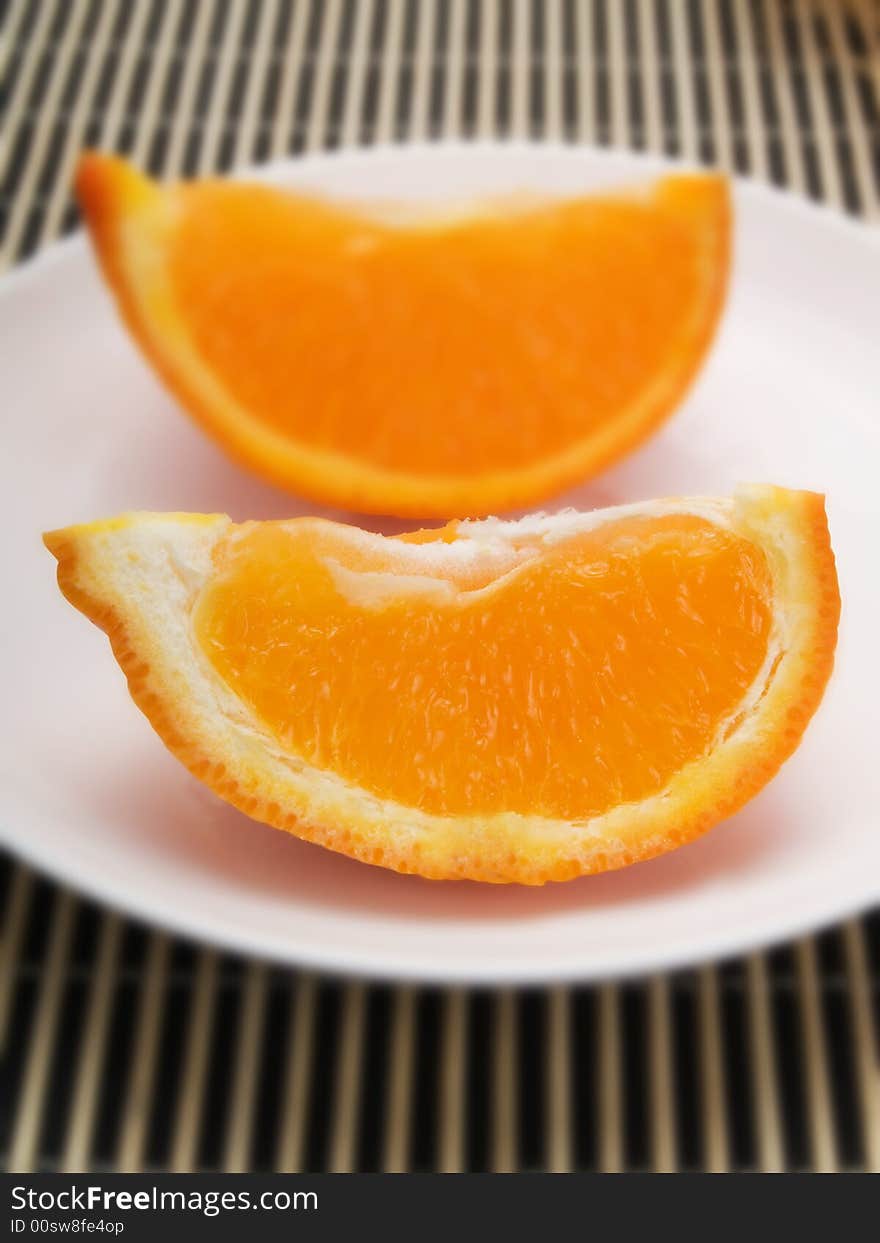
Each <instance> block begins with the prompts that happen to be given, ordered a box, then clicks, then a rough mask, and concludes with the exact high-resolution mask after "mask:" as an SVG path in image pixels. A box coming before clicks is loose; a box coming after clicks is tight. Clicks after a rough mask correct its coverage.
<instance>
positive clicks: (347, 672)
mask: <svg viewBox="0 0 880 1243" xmlns="http://www.w3.org/2000/svg"><path fill="white" fill-rule="evenodd" d="M46 543H47V545H48V547H49V548H50V550H51V551H52V552H53V553H54V554H55V556H56V557H57V558H58V562H59V568H58V580H59V584H60V586H61V590H62V591H63V593H64V594H65V596H66V597H67V598H68V600H70V601H71V602H72V603H73V604H74V605H76V607H77V608H78V609H80V610H81V611H82V612H83V613H85V614H86V615H87V616H88V617H90V618H91V619H92V620H93V621H94V622H95V623H97V625H98V626H100V627H101V628H102V629H103V630H105V631H106V633H107V634H108V635H109V637H110V641H111V643H112V646H113V651H114V653H115V655H116V659H117V660H118V662H119V664H120V665H121V666H122V669H123V671H124V672H125V674H126V676H127V678H128V684H129V689H130V691H131V694H132V696H133V698H134V700H135V702H136V703H137V704H138V706H139V707H140V708H141V709H142V711H143V712H144V713H145V714H146V715H147V717H148V718H149V720H150V721H151V723H152V724H153V726H154V728H155V729H156V731H157V732H158V733H159V734H160V736H161V737H162V739H163V740H164V741H165V743H166V745H167V746H168V747H169V748H170V749H171V751H173V752H174V754H175V755H177V756H178V758H179V759H180V760H182V761H183V763H184V764H185V765H186V766H187V767H188V768H189V769H190V771H191V772H193V773H194V774H195V775H196V776H197V777H199V778H201V780H202V781H204V782H205V783H206V784H207V785H209V786H210V787H211V788H212V789H214V790H215V791H216V792H217V793H218V794H219V795H221V797H223V798H224V799H227V800H228V801H229V802H231V803H233V804H234V805H235V806H236V807H239V808H240V809H241V810H242V811H244V812H246V813H247V814H248V815H250V816H253V817H254V818H256V819H258V820H264V821H266V822H268V823H269V824H272V825H275V826H276V827H278V828H281V829H286V830H287V831H289V832H291V833H294V834H296V835H297V836H299V837H303V838H306V839H308V840H310V841H314V842H320V843H321V844H323V845H324V846H328V847H330V848H331V849H333V850H338V851H341V852H343V853H344V854H349V855H353V856H354V857H355V858H358V859H363V860H366V861H368V862H370V863H378V864H383V865H384V866H386V867H389V868H394V869H396V870H398V871H401V872H418V873H421V874H422V875H423V876H428V877H469V878H472V879H475V880H484V881H496V882H505V881H519V882H523V883H527V884H540V883H542V882H544V881H547V880H561V879H565V878H568V877H572V876H576V875H579V874H581V873H588V872H600V871H603V870H605V869H608V868H617V867H622V866H624V865H626V864H629V863H633V862H635V861H637V860H640V859H647V858H649V857H651V856H652V855H657V854H660V853H661V852H663V851H666V850H671V849H672V848H673V847H676V846H679V845H681V844H682V843H683V842H686V841H688V840H690V839H691V838H694V837H696V836H697V835H698V834H700V833H703V832H704V831H705V830H706V829H708V828H709V827H710V826H711V825H713V824H714V823H715V822H716V821H718V820H719V819H721V818H722V817H724V816H728V815H729V814H730V813H731V812H733V811H734V810H736V808H738V807H739V806H741V805H742V804H743V803H744V802H745V801H746V800H747V799H749V798H750V797H751V796H752V795H753V794H755V793H756V791H758V790H759V789H761V787H762V786H763V785H764V784H765V783H766V782H767V781H768V780H769V779H770V778H771V777H772V776H773V774H774V773H775V772H776V770H777V769H778V768H779V766H780V764H781V763H782V762H783V760H784V759H785V758H786V757H787V756H788V755H789V754H790V753H791V752H792V751H793V750H794V749H795V747H796V746H797V744H798V741H799V740H800V737H801V735H802V733H803V731H804V729H805V727H806V725H807V722H808V720H809V719H810V717H811V716H812V714H813V712H814V710H815V709H816V707H817V705H818V703H819V701H820V699H821V697H822V692H823V689H824V686H825V683H826V680H827V678H828V676H829V674H830V672H831V666H832V661H833V653H834V646H835V641H836V632H837V620H838V613H839V597H838V591H837V580H836V576H835V569H834V558H833V555H832V552H831V547H830V543H829V538H828V528H827V524H826V521H825V513H824V506H823V501H822V498H821V497H820V496H817V495H815V494H813V493H809V492H789V491H784V490H782V489H778V488H773V487H751V488H747V489H743V490H741V491H740V492H739V493H738V494H737V495H736V496H735V497H734V499H732V500H725V499H693V500H683V499H673V500H665V501H653V502H647V503H644V504H638V505H627V506H624V507H621V508H617V509H607V510H600V511H596V512H594V513H586V514H580V513H575V512H571V511H569V512H563V513H561V514H558V515H555V516H550V517H548V516H542V515H539V516H534V517H528V518H524V519H522V520H520V521H519V522H503V521H501V520H499V519H488V520H486V521H483V522H465V523H453V524H451V525H450V526H448V527H446V528H443V529H442V530H440V531H430V532H417V533H416V534H415V535H414V536H410V537H402V538H395V539H388V538H385V537H383V536H379V535H374V534H370V533H368V532H364V531H362V530H359V529H356V528H353V527H347V526H342V525H337V524H335V523H331V522H326V521H324V520H321V519H316V518H301V519H296V520H292V521H289V522H263V523H245V524H244V525H241V526H236V525H234V524H233V523H232V522H231V521H230V520H229V518H226V517H222V516H210V517H205V516H200V515H186V514H129V515H124V516H122V517H120V518H116V519H113V520H110V521H106V522H97V523H93V524H91V525H87V526H76V527H70V528H68V529H67V530H63V531H54V532H52V533H51V534H50V535H47V536H46Z"/></svg>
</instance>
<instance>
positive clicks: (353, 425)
mask: <svg viewBox="0 0 880 1243" xmlns="http://www.w3.org/2000/svg"><path fill="white" fill-rule="evenodd" d="M722 201H723V190H722V189H721V188H720V186H719V185H717V184H715V183H714V182H712V181H707V182H705V183H703V182H701V181H700V180H699V179H683V183H678V182H671V183H669V184H668V185H665V186H663V185H661V188H660V189H659V190H658V191H657V192H656V193H655V195H654V196H648V195H645V196H643V197H638V196H636V195H633V196H632V197H627V196H623V195H621V196H618V197H608V198H605V199H596V200H580V201H575V202H562V203H554V204H550V205H544V206H541V207H539V208H529V209H526V208H523V207H520V208H518V209H516V208H514V207H513V206H512V205H511V206H509V207H508V208H507V209H506V210H502V211H500V212H499V211H492V212H490V213H487V214H485V215H483V216H471V217H469V218H467V219H460V220H458V221H454V220H447V221H446V222H436V221H435V222H434V223H423V224H420V225H393V224H388V223H381V222H379V221H377V220H375V219H371V218H369V217H367V216H365V215H363V214H360V213H358V212H356V211H346V210H342V209H340V208H337V207H333V206H330V205H327V204H323V203H321V202H319V201H317V200H310V199H307V198H300V197H297V196H295V195H284V194H278V192H277V191H275V190H271V189H266V188H261V187H258V186H252V185H251V186H243V185H235V184H226V183H219V182H204V183H197V184H195V185H192V186H186V187H181V188H180V189H179V190H178V191H177V192H176V199H175V207H174V214H173V219H174V221H175V224H174V228H173V231H172V240H171V244H170V259H169V268H170V273H171V281H172V287H173V290H174V296H175V300H176V302H177V304H178V305H179V306H180V307H181V308H183V311H184V314H185V317H186V321H187V325H188V331H189V333H190V335H191V338H192V340H193V343H194V345H195V348H196V350H197V352H198V354H199V355H200V356H201V358H202V359H203V360H204V361H205V362H206V363H207V364H208V366H209V367H210V369H211V371H212V372H213V373H214V374H215V375H216V376H217V377H218V378H220V379H221V380H222V382H223V385H224V387H225V388H226V390H227V391H228V392H229V393H230V394H231V395H232V396H233V397H234V398H235V399H236V400H237V401H238V402H239V403H240V405H241V406H242V407H243V408H245V409H247V410H248V411H249V412H250V413H251V415H252V416H253V417H254V418H255V419H257V420H258V421H260V422H262V423H264V424H266V425H267V426H268V427H270V428H272V429H273V430H275V431H279V432H281V433H283V434H284V435H285V436H287V437H289V438H290V439H292V440H294V441H296V442H298V443H301V444H304V445H308V446H312V447H315V448H319V449H325V450H332V451H335V452H338V453H344V454H347V455H350V456H352V457H354V458H357V459H358V460H360V461H363V462H366V463H369V464H371V465H373V466H375V467H380V468H383V469H387V470H394V471H401V472H404V473H414V474H429V475H432V476H449V477H454V478H461V477H467V476H478V475H482V474H484V473H486V472H498V471H503V470H510V469H515V468H518V467H522V468H528V467H531V466H532V465H533V464H534V463H535V461H538V460H542V459H544V458H546V457H549V456H552V455H554V454H557V453H561V452H563V451H564V450H566V449H567V448H569V447H570V446H572V445H574V444H576V443H578V442H581V441H582V440H583V439H584V438H585V437H587V436H589V435H590V434H591V433H593V432H595V431H596V430H597V429H599V428H601V427H603V426H605V425H606V424H608V423H610V422H613V420H614V419H615V418H617V417H618V416H619V415H620V412H621V411H622V410H625V409H627V408H628V407H629V405H630V403H632V402H634V401H637V400H641V399H646V400H647V399H648V398H651V394H646V393H645V383H646V377H649V376H651V375H657V376H661V377H662V376H664V375H665V374H666V373H667V372H668V370H669V368H670V366H671V365H673V364H675V365H678V364H679V363H680V359H679V358H678V357H677V356H678V355H679V354H680V353H681V352H682V351H691V352H693V351H694V349H695V348H696V347H695V342H694V340H693V339H692V337H693V331H694V326H693V323H692V319H693V316H694V308H695V307H702V306H703V303H704V301H705V296H706V282H707V273H706V265H707V261H708V259H707V255H711V256H714V257H715V258H717V254H716V251H717V246H718V241H717V239H716V238H714V237H713V235H712V233H711V229H710V228H709V227H708V226H707V225H706V221H711V220H712V219H713V218H715V217H716V216H717V219H718V227H719V229H720V228H721V224H722V215H721V213H720V210H719V203H720V202H722ZM694 221H698V222H701V223H702V227H695V225H694ZM707 248H708V249H707ZM646 274H647V278H646Z"/></svg>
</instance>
